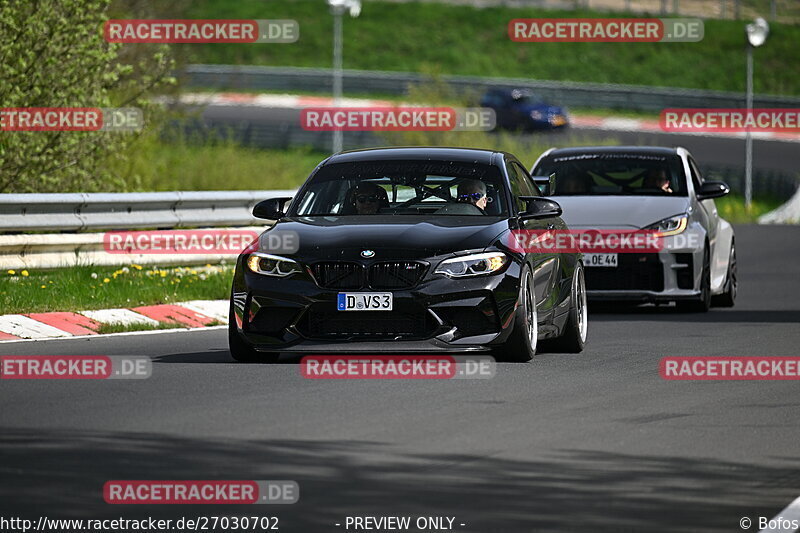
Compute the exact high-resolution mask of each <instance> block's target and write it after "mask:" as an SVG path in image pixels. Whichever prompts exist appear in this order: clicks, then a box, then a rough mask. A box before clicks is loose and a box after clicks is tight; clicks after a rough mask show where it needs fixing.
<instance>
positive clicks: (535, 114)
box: [531, 110, 542, 120]
mask: <svg viewBox="0 0 800 533" xmlns="http://www.w3.org/2000/svg"><path fill="white" fill-rule="evenodd" d="M531 118H532V119H533V120H542V112H541V111H536V110H534V111H531Z"/></svg>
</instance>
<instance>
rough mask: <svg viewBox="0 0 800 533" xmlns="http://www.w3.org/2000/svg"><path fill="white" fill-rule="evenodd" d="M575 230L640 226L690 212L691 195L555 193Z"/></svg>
mask: <svg viewBox="0 0 800 533" xmlns="http://www.w3.org/2000/svg"><path fill="white" fill-rule="evenodd" d="M552 198H553V200H555V201H556V202H558V203H559V204H560V205H561V208H562V209H563V213H562V215H561V218H563V219H564V222H566V223H567V225H568V226H569V227H570V228H571V229H588V228H597V229H628V228H635V229H640V228H644V227H645V226H649V225H650V224H653V223H655V222H658V221H659V220H663V219H665V218H668V217H671V216H674V215H680V214H681V213H686V212H687V211H688V209H689V198H688V197H687V196H674V197H664V196H553V197H552Z"/></svg>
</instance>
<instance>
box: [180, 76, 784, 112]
mask: <svg viewBox="0 0 800 533" xmlns="http://www.w3.org/2000/svg"><path fill="white" fill-rule="evenodd" d="M180 77H181V79H182V81H183V84H184V86H185V87H203V88H216V89H228V90H231V89H247V90H254V89H261V90H270V91H302V92H321V93H328V94H330V92H331V90H332V84H333V77H332V74H331V70H330V69H316V68H300V67H258V66H236V65H189V66H187V67H186V69H185V70H184V72H183V73H181V74H180ZM441 79H442V80H443V81H445V82H446V83H448V84H450V85H451V86H452V87H454V88H455V89H457V90H460V91H474V92H476V93H480V92H483V91H485V90H486V89H489V88H494V87H498V88H503V87H516V88H527V89H531V90H533V91H534V92H536V93H538V94H539V95H541V96H542V97H543V98H544V99H546V100H550V101H553V102H557V103H559V104H562V105H565V106H577V107H602V108H609V109H631V110H637V111H656V112H660V111H661V110H662V109H664V108H668V107H676V108H691V107H744V106H745V95H744V93H734V92H723V91H701V90H693V89H678V88H670V87H647V86H639V85H611V84H600V83H576V82H566V81H545V80H534V79H526V78H481V77H475V76H442V77H441ZM430 80H431V78H430V77H428V76H425V75H422V74H416V73H411V72H385V71H369V70H345V71H344V75H343V84H344V91H345V92H350V93H355V94H358V93H362V94H369V93H376V94H405V93H406V92H407V91H408V87H409V85H411V84H417V83H422V82H425V81H430ZM753 106H754V107H782V108H795V107H800V98H798V97H786V96H770V95H755V97H754V101H753Z"/></svg>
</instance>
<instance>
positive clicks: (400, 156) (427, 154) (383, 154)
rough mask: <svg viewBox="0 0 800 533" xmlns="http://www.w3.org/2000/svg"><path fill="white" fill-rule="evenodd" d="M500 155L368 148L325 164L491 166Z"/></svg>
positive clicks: (470, 150) (461, 150) (337, 156)
mask: <svg viewBox="0 0 800 533" xmlns="http://www.w3.org/2000/svg"><path fill="white" fill-rule="evenodd" d="M500 153H503V152H496V151H494V150H480V149H476V148H442V147H427V146H409V147H402V148H396V147H393V148H368V149H366V150H351V151H348V152H340V153H338V154H335V155H333V156H331V157H330V158H328V160H327V161H326V162H325V164H326V165H329V164H331V163H355V162H360V161H385V160H427V161H459V162H469V163H483V164H486V165H490V164H492V163H493V161H494V155H495V154H500Z"/></svg>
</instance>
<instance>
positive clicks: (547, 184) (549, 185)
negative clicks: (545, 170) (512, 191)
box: [531, 173, 556, 196]
mask: <svg viewBox="0 0 800 533" xmlns="http://www.w3.org/2000/svg"><path fill="white" fill-rule="evenodd" d="M531 178H533V183H535V184H536V187H537V188H538V189H539V192H541V193H542V196H550V195H551V194H553V192H554V191H555V190H556V175H555V173H553V174H550V175H549V176H531Z"/></svg>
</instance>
